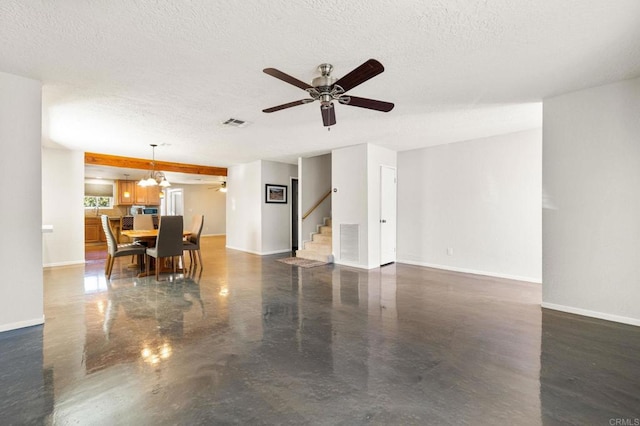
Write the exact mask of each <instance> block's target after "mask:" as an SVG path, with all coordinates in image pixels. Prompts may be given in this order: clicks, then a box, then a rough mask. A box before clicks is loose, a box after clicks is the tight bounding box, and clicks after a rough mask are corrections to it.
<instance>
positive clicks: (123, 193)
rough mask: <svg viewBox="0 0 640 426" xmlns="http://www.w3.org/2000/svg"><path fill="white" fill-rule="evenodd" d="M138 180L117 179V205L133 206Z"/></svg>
mask: <svg viewBox="0 0 640 426" xmlns="http://www.w3.org/2000/svg"><path fill="white" fill-rule="evenodd" d="M136 186H137V185H136V182H135V181H133V180H117V181H116V193H117V197H116V200H115V201H116V205H119V206H132V205H133V201H134V199H135V196H136Z"/></svg>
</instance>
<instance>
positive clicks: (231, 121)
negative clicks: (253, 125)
mask: <svg viewBox="0 0 640 426" xmlns="http://www.w3.org/2000/svg"><path fill="white" fill-rule="evenodd" d="M222 125H223V126H231V127H247V126H248V125H249V123H248V122H247V121H244V120H238V119H237V118H230V119H228V120H226V121H223V122H222Z"/></svg>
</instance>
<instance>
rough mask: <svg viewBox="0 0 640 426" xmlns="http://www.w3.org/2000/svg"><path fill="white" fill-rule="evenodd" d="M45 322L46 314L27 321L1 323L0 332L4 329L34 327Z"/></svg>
mask: <svg viewBox="0 0 640 426" xmlns="http://www.w3.org/2000/svg"><path fill="white" fill-rule="evenodd" d="M40 324H44V315H43V316H42V318H34V319H30V320H25V321H18V322H13V323H10V324H2V325H0V333H1V332H3V331H10V330H17V329H19V328H25V327H32V326H34V325H40Z"/></svg>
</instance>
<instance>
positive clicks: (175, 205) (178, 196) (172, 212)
mask: <svg viewBox="0 0 640 426" xmlns="http://www.w3.org/2000/svg"><path fill="white" fill-rule="evenodd" d="M166 193H167V196H166V197H165V198H164V199H166V200H167V201H166V205H165V206H161V208H160V210H161V211H162V213H163V214H166V215H168V216H183V215H184V191H183V189H182V188H176V189H168V190H166ZM164 199H163V200H164ZM162 207H165V208H164V209H163V208H162Z"/></svg>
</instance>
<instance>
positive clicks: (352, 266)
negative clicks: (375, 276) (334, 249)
mask: <svg viewBox="0 0 640 426" xmlns="http://www.w3.org/2000/svg"><path fill="white" fill-rule="evenodd" d="M333 263H334V264H336V265H342V266H348V267H350V268H358V269H366V270H370V269H375V268H379V267H380V265H374V266H368V265H361V264H359V263H351V262H345V261H337V260H335V259H334V260H333Z"/></svg>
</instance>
